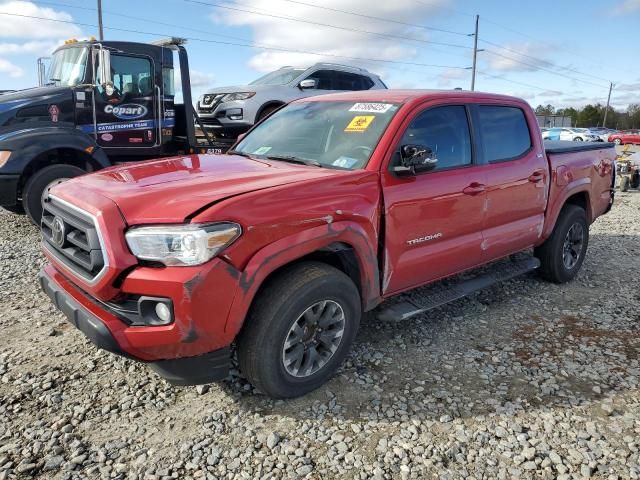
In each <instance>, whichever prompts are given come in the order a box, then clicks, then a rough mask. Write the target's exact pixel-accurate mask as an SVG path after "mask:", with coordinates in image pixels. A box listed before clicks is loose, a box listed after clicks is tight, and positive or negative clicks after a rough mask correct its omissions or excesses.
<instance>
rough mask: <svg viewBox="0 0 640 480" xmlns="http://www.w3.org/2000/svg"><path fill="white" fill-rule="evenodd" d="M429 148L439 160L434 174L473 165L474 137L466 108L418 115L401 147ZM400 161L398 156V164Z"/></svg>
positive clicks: (453, 107)
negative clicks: (472, 146) (472, 140)
mask: <svg viewBox="0 0 640 480" xmlns="http://www.w3.org/2000/svg"><path fill="white" fill-rule="evenodd" d="M402 145H421V146H424V147H427V148H430V149H431V150H432V151H433V155H434V156H435V158H437V159H438V163H437V164H436V168H435V170H436V171H437V170H443V169H448V168H456V167H464V166H467V165H471V158H472V156H471V135H470V133H469V121H468V118H467V109H466V108H465V107H464V105H448V106H443V107H435V108H430V109H429V110H426V111H424V112H422V113H421V114H419V115H418V116H417V117H416V119H415V120H414V121H413V122H411V125H409V128H407V131H406V132H405V133H404V135H403V137H402V140H401V141H400V146H402ZM399 161H400V154H399V152H398V153H396V162H399Z"/></svg>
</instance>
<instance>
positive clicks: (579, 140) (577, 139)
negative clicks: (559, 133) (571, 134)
mask: <svg viewBox="0 0 640 480" xmlns="http://www.w3.org/2000/svg"><path fill="white" fill-rule="evenodd" d="M573 141H574V142H582V137H576V138H574V139H573Z"/></svg>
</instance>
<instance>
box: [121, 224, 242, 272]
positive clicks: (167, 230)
mask: <svg viewBox="0 0 640 480" xmlns="http://www.w3.org/2000/svg"><path fill="white" fill-rule="evenodd" d="M241 233H242V228H241V227H240V225H238V224H237V223H227V222H225V223H213V224H209V225H195V224H194V225H163V226H154V227H134V228H132V229H130V230H129V231H128V232H127V233H126V235H125V236H126V238H127V244H128V245H129V248H130V249H131V252H132V253H133V254H134V255H135V256H136V257H137V258H139V259H141V260H151V261H156V262H161V263H164V264H165V265H168V266H190V265H200V264H201V263H204V262H206V261H208V260H211V259H212V258H213V257H215V256H216V255H217V254H218V253H220V252H221V251H222V250H224V249H225V248H226V247H228V246H229V245H231V244H232V243H233V242H234V241H235V240H236V239H237V238H238V237H239V236H240V234H241Z"/></svg>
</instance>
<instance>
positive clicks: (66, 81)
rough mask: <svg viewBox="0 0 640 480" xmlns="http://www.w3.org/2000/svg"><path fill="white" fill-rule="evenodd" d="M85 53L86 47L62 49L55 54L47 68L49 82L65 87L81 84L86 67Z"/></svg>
mask: <svg viewBox="0 0 640 480" xmlns="http://www.w3.org/2000/svg"><path fill="white" fill-rule="evenodd" d="M87 52H88V48H86V47H82V48H80V47H76V48H63V49H62V50H58V51H57V52H55V53H54V54H53V57H52V58H51V65H50V67H49V82H50V83H51V84H52V85H57V86H67V87H72V86H74V85H77V84H79V83H82V82H83V81H84V72H85V69H86V67H87Z"/></svg>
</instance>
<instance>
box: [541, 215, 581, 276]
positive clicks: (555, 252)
mask: <svg viewBox="0 0 640 480" xmlns="http://www.w3.org/2000/svg"><path fill="white" fill-rule="evenodd" d="M578 234H579V235H578ZM578 237H580V242H581V243H580V245H579V251H578V252H577V253H576V251H577V250H578ZM588 246H589V225H588V224H587V215H586V212H585V211H584V209H583V208H581V207H579V206H577V205H565V206H564V207H563V208H562V211H561V212H560V215H559V216H558V220H557V221H556V226H555V228H554V229H553V232H552V233H551V236H550V237H549V238H548V239H547V240H546V241H545V242H544V243H543V244H542V245H540V246H539V247H537V248H536V249H535V252H534V253H535V256H536V257H538V258H539V259H540V262H541V266H540V274H541V275H542V277H543V278H544V279H545V280H548V281H550V282H554V283H565V282H568V281H569V280H572V279H573V278H574V277H575V276H576V275H577V273H578V271H579V270H580V267H581V266H582V262H584V258H585V256H586V253H587V247H588ZM565 253H566V257H565Z"/></svg>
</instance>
